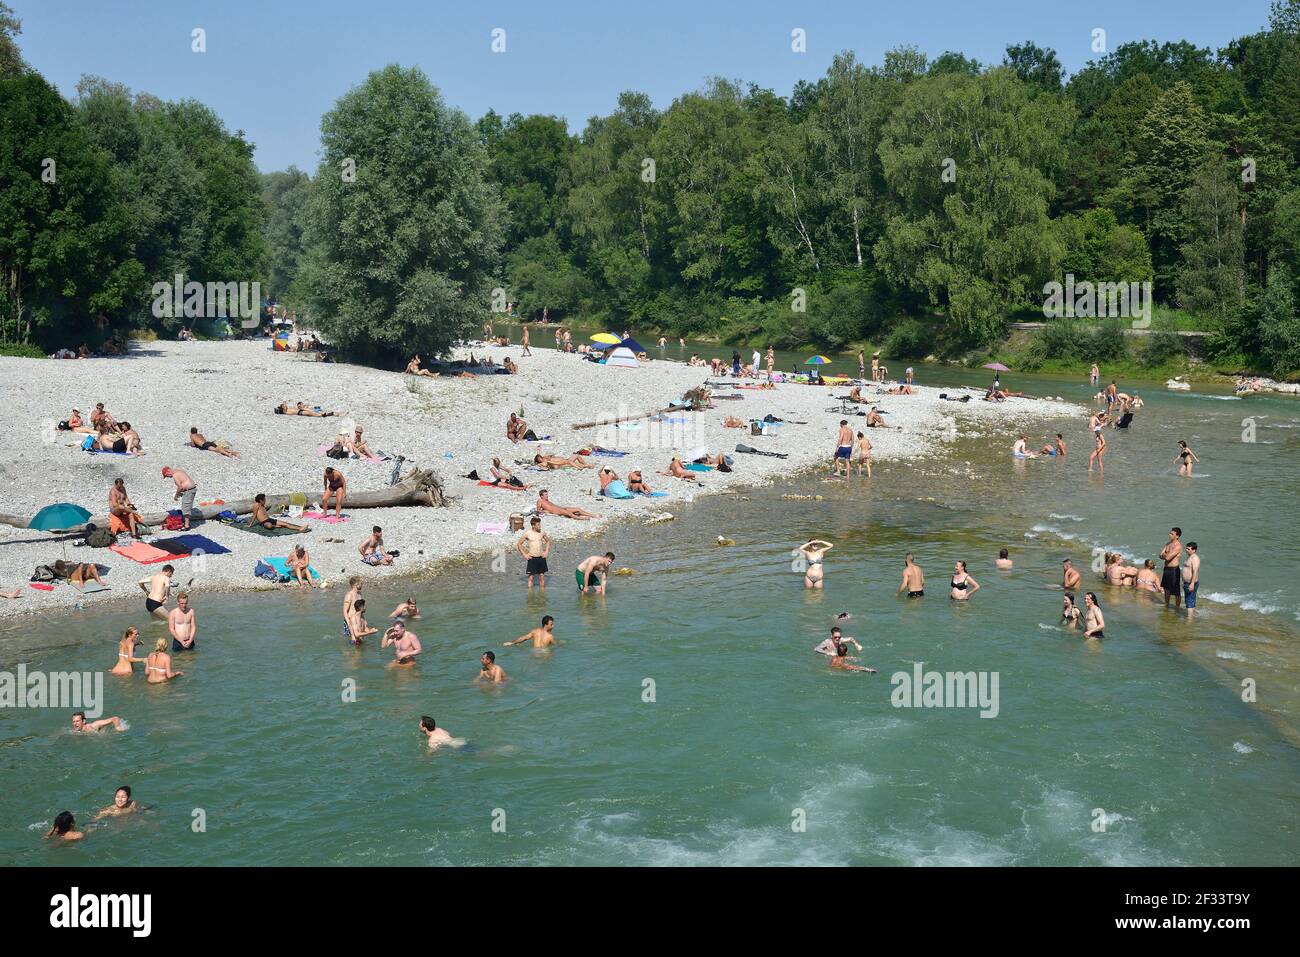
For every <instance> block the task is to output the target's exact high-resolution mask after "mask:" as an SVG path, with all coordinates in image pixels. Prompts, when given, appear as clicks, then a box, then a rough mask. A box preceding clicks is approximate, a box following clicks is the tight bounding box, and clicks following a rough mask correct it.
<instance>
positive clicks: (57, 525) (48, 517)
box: [27, 502, 90, 532]
mask: <svg viewBox="0 0 1300 957" xmlns="http://www.w3.org/2000/svg"><path fill="white" fill-rule="evenodd" d="M89 518H90V512H88V511H86V510H85V509H84V508H82V507H81V506H80V505H73V504H72V503H71V502H59V503H58V504H57V505H46V506H45V507H44V508H43V509H41V510H40V511H39V512H37V513H36V514H35V515H33V516H32V520H31V521H30V522H28V523H27V527H28V528H34V529H37V530H38V531H42V532H53V531H58V530H59V529H63V528H76V527H77V526H78V525H85V524H86V521H87V520H88V519H89Z"/></svg>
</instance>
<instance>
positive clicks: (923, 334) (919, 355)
mask: <svg viewBox="0 0 1300 957" xmlns="http://www.w3.org/2000/svg"><path fill="white" fill-rule="evenodd" d="M933 349H934V330H932V329H931V328H930V327H929V326H927V325H925V323H922V322H918V321H917V320H915V319H904V320H903V321H902V322H900V323H899V324H898V325H896V326H895V327H894V328H893V329H892V330H890V333H889V335H888V336H886V337H885V345H884V353H885V355H887V356H896V357H898V358H900V359H924V358H925V357H926V356H927V355H929V354H930V352H931V351H932V350H933Z"/></svg>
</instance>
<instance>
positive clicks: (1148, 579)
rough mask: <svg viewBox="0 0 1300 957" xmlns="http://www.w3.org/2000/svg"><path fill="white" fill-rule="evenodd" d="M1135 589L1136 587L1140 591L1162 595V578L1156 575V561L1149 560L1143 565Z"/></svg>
mask: <svg viewBox="0 0 1300 957" xmlns="http://www.w3.org/2000/svg"><path fill="white" fill-rule="evenodd" d="M1134 587H1136V588H1137V590H1138V591H1149V592H1155V593H1156V594H1159V593H1160V576H1159V575H1157V574H1156V563H1155V560H1154V559H1151V558H1148V559H1147V560H1146V561H1144V562H1143V563H1142V567H1141V568H1140V569H1139V570H1138V573H1137V581H1135V582H1134Z"/></svg>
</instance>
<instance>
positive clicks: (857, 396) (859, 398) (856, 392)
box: [845, 385, 869, 404]
mask: <svg viewBox="0 0 1300 957" xmlns="http://www.w3.org/2000/svg"><path fill="white" fill-rule="evenodd" d="M845 398H847V399H848V400H849V401H850V402H861V403H864V404H865V403H866V402H868V401H869V400H868V399H866V398H865V397H864V396H863V395H862V389H861V387H860V386H856V385H855V386H854V387H853V388H852V389H851V390H849V394H848V395H847V396H846V397H845Z"/></svg>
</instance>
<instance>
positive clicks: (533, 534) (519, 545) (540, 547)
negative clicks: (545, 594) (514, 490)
mask: <svg viewBox="0 0 1300 957" xmlns="http://www.w3.org/2000/svg"><path fill="white" fill-rule="evenodd" d="M528 524H529V526H530V527H529V529H528V531H526V532H524V534H523V535H521V536H519V541H517V542H515V549H516V551H518V552H519V554H520V555H521V556H523V558H524V560H525V561H526V562H527V563H528V566H527V568H526V569H525V572H524V573H525V574H526V575H527V576H528V587H529V588H532V587H533V579H534V578H536V579H537V585H538V587H539V588H545V587H546V572H547V571H548V569H547V566H546V559H547V557H548V556H549V555H550V554H551V536H549V535H547V534H546V533H545V532H543V531H542V520H541V518H540V517H538V516H536V515H534V516H533V518H532V520H531V521H530V522H529V523H528Z"/></svg>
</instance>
